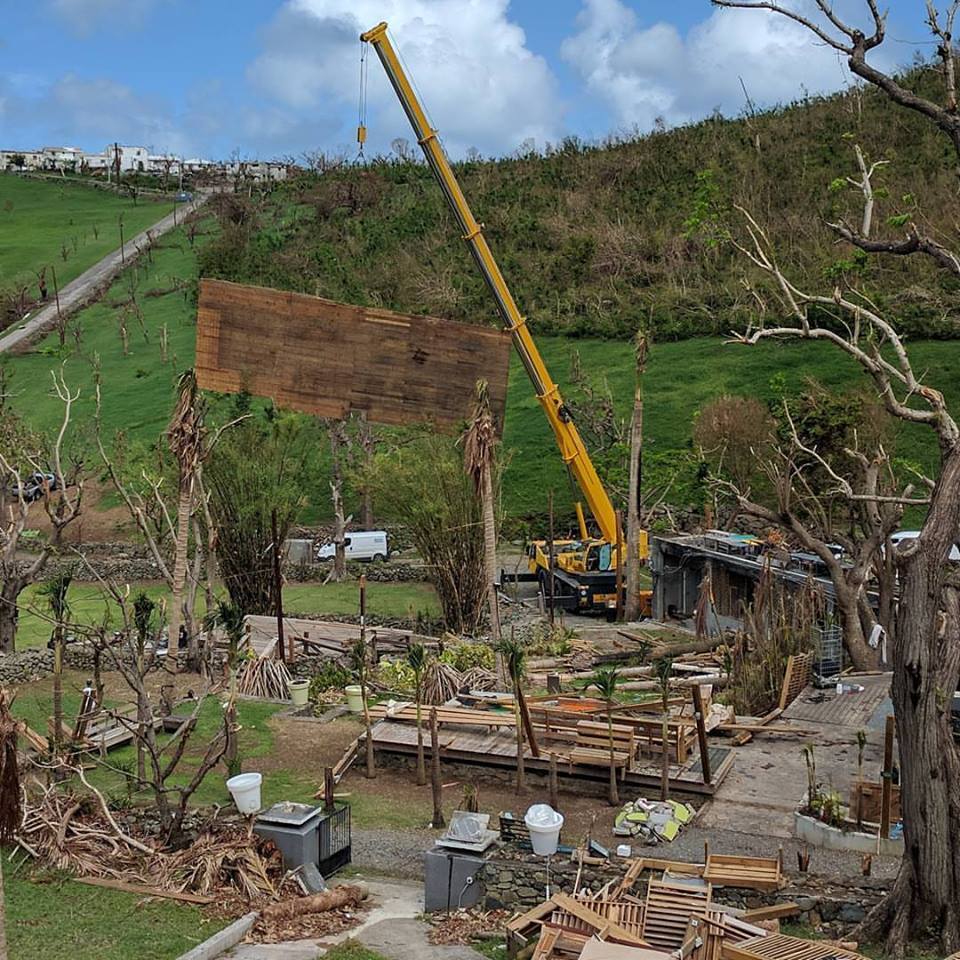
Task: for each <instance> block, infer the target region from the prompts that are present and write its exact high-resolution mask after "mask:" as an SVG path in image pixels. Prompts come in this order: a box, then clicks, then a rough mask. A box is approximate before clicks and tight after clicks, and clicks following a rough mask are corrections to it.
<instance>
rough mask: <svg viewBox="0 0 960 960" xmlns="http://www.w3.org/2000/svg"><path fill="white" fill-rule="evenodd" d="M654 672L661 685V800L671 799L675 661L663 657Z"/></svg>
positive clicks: (654, 663) (655, 666) (655, 664)
mask: <svg viewBox="0 0 960 960" xmlns="http://www.w3.org/2000/svg"><path fill="white" fill-rule="evenodd" d="M653 671H654V673H655V675H656V678H657V681H658V682H659V684H660V709H661V711H662V714H661V718H660V799H661V800H668V799H669V798H670V676H671V674H672V673H673V660H671V659H670V657H661V658H660V659H659V660H655V661H654V662H653Z"/></svg>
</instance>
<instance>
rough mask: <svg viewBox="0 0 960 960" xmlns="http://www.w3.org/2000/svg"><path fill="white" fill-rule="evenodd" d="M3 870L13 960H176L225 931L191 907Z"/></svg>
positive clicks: (52, 876)
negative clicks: (143, 959) (65, 959)
mask: <svg viewBox="0 0 960 960" xmlns="http://www.w3.org/2000/svg"><path fill="white" fill-rule="evenodd" d="M3 870H4V886H5V893H6V910H7V941H8V944H9V952H10V958H11V960H61V958H63V957H70V958H71V960H142V958H143V957H151V958H153V960H174V958H175V957H179V956H180V955H181V954H182V953H185V952H186V951H187V950H190V949H191V948H193V947H195V946H196V945H197V944H198V943H201V942H202V941H204V940H206V939H207V937H210V936H213V934H214V933H216V932H217V931H218V930H220V929H222V928H223V927H225V926H226V921H223V920H206V919H204V917H203V916H202V915H201V913H200V910H199V908H197V907H194V906H190V905H188V904H183V903H176V902H174V901H171V900H159V899H156V900H145V899H144V898H143V897H141V896H139V895H137V894H132V893H121V892H119V891H116V890H105V889H102V888H99V887H88V886H86V885H84V884H81V883H75V882H73V881H72V880H68V879H65V878H63V877H61V876H59V875H56V874H46V873H42V872H39V871H35V872H32V873H23V872H22V871H18V872H16V873H15V872H14V871H13V870H12V869H11V868H10V866H9V864H8V863H4V867H3Z"/></svg>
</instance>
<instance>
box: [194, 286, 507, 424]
mask: <svg viewBox="0 0 960 960" xmlns="http://www.w3.org/2000/svg"><path fill="white" fill-rule="evenodd" d="M509 360H510V335H509V334H508V333H506V332H504V331H501V330H495V329H493V328H491V327H479V326H473V325H471V324H466V323H455V322H453V321H451V320H437V319H435V318H434V317H415V316H407V315H405V314H400V313H393V312H392V311H390V310H377V309H373V308H370V307H353V306H347V305H345V304H342V303H335V302H334V301H333V300H324V299H322V298H320V297H310V296H307V295H305V294H299V293H287V292H283V291H280V290H268V289H266V288H264V287H248V286H244V285H242V284H238V283H227V282H226V281H223V280H201V281H200V303H199V307H198V310H197V360H196V368H197V379H198V382H199V383H200V386H201V387H204V388H206V389H207V390H217V391H220V392H222V393H238V392H240V391H241V390H246V391H247V392H249V393H251V394H254V395H255V396H260V397H269V398H271V399H272V400H273V401H274V402H275V403H276V404H277V405H278V406H281V407H288V408H292V409H294V410H302V411H304V412H306V413H312V414H316V415H317V416H321V417H332V418H336V419H342V418H343V417H345V416H347V414H349V413H351V412H359V413H363V414H365V415H366V417H367V419H369V420H371V421H373V422H375V423H386V424H411V423H423V422H432V423H433V424H434V425H435V426H436V427H437V428H439V429H441V430H447V431H449V430H453V429H455V428H456V427H457V426H458V425H459V424H461V423H462V422H463V421H464V420H465V419H467V418H468V417H469V416H470V414H471V411H472V408H473V400H474V385H475V383H476V381H477V380H478V379H480V378H483V379H485V380H486V381H487V382H488V384H489V386H490V406H491V409H492V411H493V416H494V418H495V419H496V423H497V429H498V430H501V429H502V427H503V412H504V405H505V403H506V396H507V370H508V367H509Z"/></svg>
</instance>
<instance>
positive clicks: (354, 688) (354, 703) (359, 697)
mask: <svg viewBox="0 0 960 960" xmlns="http://www.w3.org/2000/svg"><path fill="white" fill-rule="evenodd" d="M343 692H344V693H345V694H346V695H347V706H348V707H349V708H350V712H351V713H363V688H362V687H361V686H359V684H356V683H352V684H350V686H349V687H344V688H343Z"/></svg>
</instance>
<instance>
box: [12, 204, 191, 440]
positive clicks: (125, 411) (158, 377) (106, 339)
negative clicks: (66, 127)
mask: <svg viewBox="0 0 960 960" xmlns="http://www.w3.org/2000/svg"><path fill="white" fill-rule="evenodd" d="M0 216H2V214H0ZM195 271H196V260H195V257H194V254H193V250H192V248H191V246H190V244H189V242H188V240H187V237H186V235H185V233H184V231H183V230H180V229H178V230H174V231H171V232H170V233H168V234H167V235H166V236H164V237H163V238H162V239H161V240H160V241H159V242H158V246H157V248H156V249H155V250H154V253H153V260H152V262H149V261H146V260H143V261H141V262H140V264H139V265H138V266H137V267H135V268H128V269H127V270H126V271H124V272H123V273H122V274H121V275H120V276H119V277H118V278H117V279H116V280H115V281H114V283H113V285H112V286H111V288H110V290H109V291H108V292H107V295H106V296H105V297H104V298H103V299H102V300H101V301H100V302H99V303H96V304H94V305H93V306H90V307H88V308H87V309H85V310H82V311H81V312H80V313H79V314H77V315H76V316H75V318H74V320H73V321H72V322H71V332H70V333H69V334H68V339H67V345H66V347H65V349H64V350H63V351H62V352H61V350H60V349H59V344H58V339H57V335H56V334H51V335H49V336H47V337H46V338H45V339H44V340H42V341H41V342H40V343H39V344H38V345H37V346H36V347H35V348H34V349H33V350H31V351H30V352H29V353H26V354H23V355H22V356H17V357H15V358H12V359H8V360H7V364H8V369H9V370H10V371H11V372H12V378H11V380H10V384H9V390H10V392H11V393H12V394H13V396H14V401H13V403H14V405H15V407H16V408H17V409H18V410H19V411H21V412H22V413H23V414H24V415H25V416H26V417H27V418H28V419H29V421H30V423H31V424H32V425H33V426H34V427H36V428H38V429H41V430H44V431H52V430H55V429H56V427H57V425H58V424H59V422H60V420H61V418H62V416H63V408H62V405H61V403H60V401H59V400H58V399H57V397H56V394H55V393H54V392H53V389H52V385H51V378H50V375H51V371H53V370H57V369H59V368H60V366H61V364H62V365H63V372H64V376H65V377H66V379H67V382H68V383H69V384H70V386H71V388H72V389H74V390H77V389H79V391H80V397H79V399H78V400H77V403H76V405H75V409H74V413H75V418H74V425H75V427H76V430H77V433H76V434H75V437H77V440H78V442H79V443H80V444H81V445H82V446H85V447H88V448H89V447H90V446H92V436H91V429H92V427H91V424H92V418H93V414H94V410H95V398H94V389H93V383H94V361H96V362H98V363H99V364H100V371H101V377H102V383H103V386H102V394H103V431H104V436H105V437H106V438H107V439H108V440H110V439H111V438H113V437H114V436H115V434H116V433H117V431H119V430H122V431H123V432H124V435H125V436H126V437H127V438H128V439H130V440H133V441H135V440H138V439H144V440H149V439H152V438H155V437H156V436H157V435H158V434H159V433H160V432H161V431H162V430H163V428H164V427H165V426H166V423H167V422H168V420H169V416H170V410H171V407H172V402H173V396H174V391H175V387H176V382H177V377H178V376H179V374H180V373H181V372H182V371H183V370H184V369H185V368H186V367H188V366H190V365H191V364H192V363H193V356H194V341H195V337H196V331H195V327H194V324H195V321H196V305H195V303H194V299H193V288H192V286H188V287H186V288H185V289H182V290H173V289H172V288H173V286H174V282H175V281H178V280H184V279H186V280H188V281H189V280H191V279H192V278H194V277H195ZM133 278H135V283H136V296H137V301H138V304H139V306H140V309H141V310H142V314H143V326H142V328H141V326H140V324H139V322H138V321H137V319H136V318H135V317H134V316H133V315H132V314H131V313H130V312H129V311H126V312H125V311H124V308H123V307H122V306H118V304H123V303H125V302H126V301H127V300H129V298H130V290H131V282H132V280H133ZM125 313H126V326H127V335H128V347H127V352H126V354H124V349H123V342H122V339H121V336H120V321H121V319H122V318H123V317H124V315H125ZM74 325H76V326H78V327H79V329H80V330H81V339H80V344H79V345H77V344H76V343H75V341H74V334H73V331H72V327H73V326H74ZM164 337H166V353H165V356H166V360H164V350H163V347H162V344H163V340H164Z"/></svg>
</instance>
